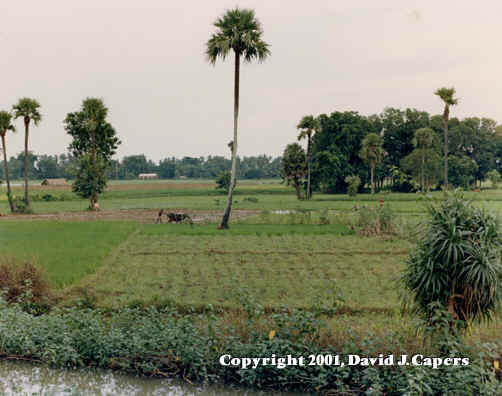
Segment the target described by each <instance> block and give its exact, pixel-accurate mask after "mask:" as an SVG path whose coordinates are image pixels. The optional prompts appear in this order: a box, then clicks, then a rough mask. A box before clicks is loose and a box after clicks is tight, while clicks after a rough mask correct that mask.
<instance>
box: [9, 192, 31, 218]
mask: <svg viewBox="0 0 502 396" xmlns="http://www.w3.org/2000/svg"><path fill="white" fill-rule="evenodd" d="M12 201H13V202H14V207H15V208H16V213H24V214H30V213H33V211H32V210H31V209H30V208H28V207H27V206H26V201H25V199H24V198H22V197H18V196H16V195H14V196H13V197H12Z"/></svg>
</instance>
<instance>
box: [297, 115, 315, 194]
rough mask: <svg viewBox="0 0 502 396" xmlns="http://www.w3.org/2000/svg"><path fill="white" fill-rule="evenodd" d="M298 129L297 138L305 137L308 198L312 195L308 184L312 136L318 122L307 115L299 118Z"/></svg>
mask: <svg viewBox="0 0 502 396" xmlns="http://www.w3.org/2000/svg"><path fill="white" fill-rule="evenodd" d="M296 128H297V129H300V134H299V135H298V140H303V139H307V194H306V198H307V199H310V197H311V196H312V189H311V186H310V173H311V169H310V168H311V166H312V158H311V154H312V137H313V135H314V133H315V132H316V131H317V130H318V129H319V122H318V121H317V119H316V118H314V116H311V115H308V116H305V117H303V118H302V119H301V121H300V122H299V124H298V125H297V127H296Z"/></svg>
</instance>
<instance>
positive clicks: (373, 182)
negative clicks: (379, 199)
mask: <svg viewBox="0 0 502 396" xmlns="http://www.w3.org/2000/svg"><path fill="white" fill-rule="evenodd" d="M370 168H371V172H370V173H371V194H375V181H374V175H375V165H374V164H371V166H370Z"/></svg>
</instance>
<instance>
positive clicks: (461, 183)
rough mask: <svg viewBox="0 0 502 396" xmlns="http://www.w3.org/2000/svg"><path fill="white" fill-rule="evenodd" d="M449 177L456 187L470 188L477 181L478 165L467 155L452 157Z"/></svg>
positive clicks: (449, 159)
mask: <svg viewBox="0 0 502 396" xmlns="http://www.w3.org/2000/svg"><path fill="white" fill-rule="evenodd" d="M448 161H449V164H450V165H449V168H448V175H449V177H450V184H452V185H453V186H454V187H462V188H465V189H467V188H470V187H471V186H472V185H473V184H474V182H475V180H476V172H477V171H478V165H477V164H476V161H474V160H473V159H471V158H469V157H468V156H466V155H459V156H457V155H450V156H449V157H448Z"/></svg>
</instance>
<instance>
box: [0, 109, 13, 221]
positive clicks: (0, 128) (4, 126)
mask: <svg viewBox="0 0 502 396" xmlns="http://www.w3.org/2000/svg"><path fill="white" fill-rule="evenodd" d="M7 131H12V132H15V131H16V128H15V127H14V125H12V115H11V114H10V113H9V112H8V111H0V137H1V138H2V149H3V150H2V151H3V166H4V171H5V182H6V183H7V198H8V200H9V206H10V211H11V212H12V213H14V212H15V211H16V205H15V204H14V201H13V200H12V192H11V190H10V180H9V164H8V162H7V146H6V145H5V135H6V134H7Z"/></svg>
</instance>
